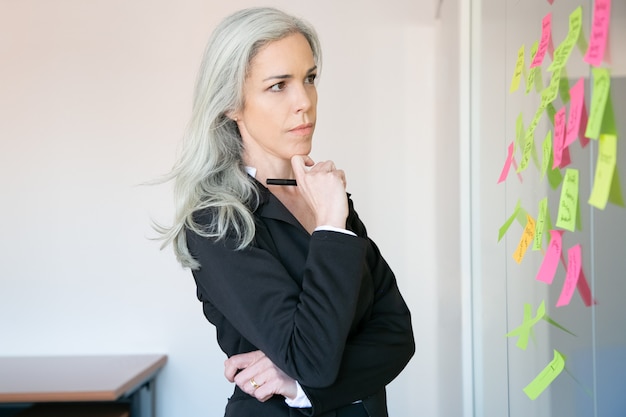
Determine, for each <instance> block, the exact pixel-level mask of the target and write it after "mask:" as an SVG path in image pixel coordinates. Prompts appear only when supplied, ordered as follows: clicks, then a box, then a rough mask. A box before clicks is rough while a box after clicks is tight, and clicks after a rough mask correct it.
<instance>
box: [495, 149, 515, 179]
mask: <svg viewBox="0 0 626 417" xmlns="http://www.w3.org/2000/svg"><path fill="white" fill-rule="evenodd" d="M514 149H515V142H511V144H510V145H509V150H508V154H507V156H506V161H504V167H503V168H502V172H501V173H500V178H499V179H498V184H500V183H501V182H502V181H504V180H505V179H506V177H507V176H508V175H509V170H510V169H511V162H512V161H513V150H514Z"/></svg>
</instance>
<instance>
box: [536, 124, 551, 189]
mask: <svg viewBox="0 0 626 417" xmlns="http://www.w3.org/2000/svg"><path fill="white" fill-rule="evenodd" d="M541 149H542V150H543V158H542V159H541V169H540V170H539V172H540V173H541V177H540V180H543V177H545V176H546V172H548V167H551V166H552V165H553V163H552V131H551V130H548V133H547V134H546V138H545V139H544V140H543V144H542V145H541Z"/></svg>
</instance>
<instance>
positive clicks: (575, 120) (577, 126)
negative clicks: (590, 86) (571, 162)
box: [565, 78, 589, 147]
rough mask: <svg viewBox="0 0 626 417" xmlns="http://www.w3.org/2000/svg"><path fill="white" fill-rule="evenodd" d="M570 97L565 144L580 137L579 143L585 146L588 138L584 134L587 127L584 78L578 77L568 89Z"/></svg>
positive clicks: (567, 144)
mask: <svg viewBox="0 0 626 417" xmlns="http://www.w3.org/2000/svg"><path fill="white" fill-rule="evenodd" d="M570 98H571V101H570V107H569V117H568V119H567V128H566V129H565V146H566V147H568V146H570V145H571V144H572V143H574V141H576V139H577V138H578V137H580V142H581V145H582V146H583V147H585V146H586V145H587V143H589V139H587V138H585V136H584V135H585V129H586V128H587V108H586V106H585V80H584V79H583V78H580V79H579V80H578V81H577V82H576V84H574V86H573V87H572V88H571V89H570Z"/></svg>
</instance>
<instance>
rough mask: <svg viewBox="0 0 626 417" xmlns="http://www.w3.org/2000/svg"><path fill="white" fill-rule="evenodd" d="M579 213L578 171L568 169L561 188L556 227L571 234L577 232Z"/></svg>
mask: <svg viewBox="0 0 626 417" xmlns="http://www.w3.org/2000/svg"><path fill="white" fill-rule="evenodd" d="M578 211H579V210H578V170H577V169H573V168H568V169H567V170H566V171H565V179H564V180H563V186H562V188H561V198H560V200H559V213H558V216H557V219H556V227H560V228H561V229H565V230H569V231H570V232H573V231H575V230H576V223H577V220H578V219H577V216H578Z"/></svg>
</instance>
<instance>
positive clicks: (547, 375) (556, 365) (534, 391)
mask: <svg viewBox="0 0 626 417" xmlns="http://www.w3.org/2000/svg"><path fill="white" fill-rule="evenodd" d="M565 360H566V357H565V355H563V354H562V353H561V352H559V351H558V350H556V349H554V358H553V359H552V361H551V362H550V363H549V364H548V366H546V367H545V368H544V369H543V371H541V372H540V373H539V375H537V376H536V377H535V379H533V380H532V381H531V382H530V384H528V385H527V386H526V387H525V388H524V393H526V395H527V396H528V398H530V399H531V400H535V399H537V397H539V396H540V395H541V393H542V392H544V391H545V390H546V388H548V387H549V386H550V384H551V383H552V381H554V380H555V379H556V377H557V376H559V374H560V373H561V372H563V369H565Z"/></svg>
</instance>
